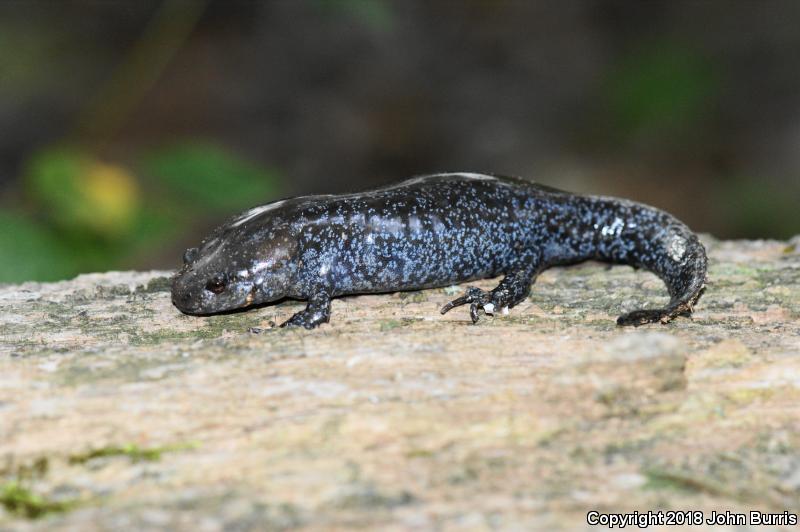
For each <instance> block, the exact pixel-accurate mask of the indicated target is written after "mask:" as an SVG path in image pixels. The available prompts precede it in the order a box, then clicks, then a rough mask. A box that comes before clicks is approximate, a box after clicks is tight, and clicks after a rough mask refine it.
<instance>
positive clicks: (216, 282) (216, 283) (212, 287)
mask: <svg viewBox="0 0 800 532" xmlns="http://www.w3.org/2000/svg"><path fill="white" fill-rule="evenodd" d="M227 284H228V276H227V275H225V274H224V273H223V274H219V275H215V276H214V277H213V278H212V279H211V280H210V281H208V282H207V283H206V290H208V291H209V292H213V293H215V294H221V293H222V292H224V291H225V286H226V285H227Z"/></svg>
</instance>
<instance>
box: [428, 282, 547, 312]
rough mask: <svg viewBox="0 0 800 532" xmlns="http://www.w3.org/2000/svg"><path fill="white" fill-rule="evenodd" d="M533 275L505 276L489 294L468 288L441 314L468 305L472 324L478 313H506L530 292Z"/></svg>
mask: <svg viewBox="0 0 800 532" xmlns="http://www.w3.org/2000/svg"><path fill="white" fill-rule="evenodd" d="M534 277H535V273H532V272H529V271H519V272H514V273H510V274H508V275H506V276H505V277H504V278H503V280H502V281H500V284H499V285H497V287H496V288H495V289H494V290H491V291H489V292H487V291H485V290H481V289H480V288H475V287H474V286H470V287H468V288H467V291H466V292H465V293H464V295H463V296H461V297H459V298H458V299H454V300H453V301H451V302H450V303H448V304H446V305H445V306H444V307H442V310H441V312H442V314H445V313H447V312H449V311H450V310H452V309H454V308H455V307H458V306H461V305H469V315H470V318H472V323H477V321H478V313H479V312H480V311H481V310H483V312H484V313H486V314H494V313H495V312H496V311H498V310H499V311H502V312H503V313H506V312H507V311H508V309H510V308H512V307H514V306H516V305H517V304H519V303H520V302H521V301H523V300H524V299H525V298H526V297H528V294H529V293H530V291H531V283H532V282H533V278H534Z"/></svg>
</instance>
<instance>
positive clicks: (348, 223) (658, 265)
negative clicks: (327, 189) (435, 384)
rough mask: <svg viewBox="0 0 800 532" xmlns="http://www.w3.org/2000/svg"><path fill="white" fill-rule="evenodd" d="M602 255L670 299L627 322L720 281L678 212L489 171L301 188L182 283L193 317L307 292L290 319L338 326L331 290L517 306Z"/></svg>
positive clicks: (214, 250)
mask: <svg viewBox="0 0 800 532" xmlns="http://www.w3.org/2000/svg"><path fill="white" fill-rule="evenodd" d="M586 260H596V261H602V262H606V263H612V264H627V265H630V266H633V267H634V268H637V269H638V268H644V269H646V270H649V271H651V272H653V273H654V274H656V275H657V276H658V277H660V278H661V279H662V280H663V281H664V283H665V285H666V288H667V291H668V292H669V295H670V300H669V303H668V304H667V305H666V306H664V307H663V308H653V309H644V310H634V311H632V312H628V313H627V314H623V315H622V316H620V317H619V318H618V319H617V324H619V325H642V324H645V323H654V322H662V323H667V322H669V321H671V320H672V319H674V318H675V317H677V316H682V315H689V314H690V313H691V312H692V309H693V307H694V305H695V303H697V300H698V299H699V298H700V296H701V294H702V293H703V290H704V288H705V283H706V266H707V258H706V252H705V248H704V247H703V245H702V243H701V242H700V241H699V240H698V238H697V236H696V235H695V234H694V233H693V232H692V231H691V230H690V229H689V228H688V227H687V226H686V225H684V224H683V223H681V222H680V221H679V220H677V219H676V218H675V217H673V216H672V215H670V214H668V213H666V212H664V211H661V210H659V209H656V208H654V207H651V206H648V205H644V204H641V203H636V202H633V201H629V200H626V199H619V198H613V197H604V196H588V195H578V194H572V193H569V192H565V191H562V190H558V189H555V188H551V187H547V186H543V185H539V184H535V183H532V182H528V181H525V180H522V179H519V178H512V177H503V176H498V175H487V174H476V173H444V174H435V175H427V176H421V177H415V178H413V179H410V180H407V181H403V182H401V183H399V184H395V185H392V186H388V187H384V188H378V189H374V190H370V191H366V192H362V193H357V194H341V195H316V196H301V197H295V198H290V199H284V200H280V201H275V202H272V203H268V204H266V205H262V206H259V207H255V208H252V209H250V210H248V211H246V212H244V213H242V214H240V215H238V216H236V217H234V218H232V219H230V220H229V221H228V222H226V223H225V224H223V225H222V226H221V227H219V228H217V229H216V230H215V231H213V232H212V233H211V234H210V235H209V236H208V237H207V238H205V239H204V240H203V241H202V243H201V244H200V245H199V246H198V247H196V248H191V249H188V250H186V253H184V255H183V266H182V268H181V269H180V270H179V271H178V272H177V273H176V275H175V276H174V277H173V280H172V302H173V303H174V305H175V306H176V307H177V308H178V309H180V310H181V311H182V312H184V313H187V314H194V315H207V314H214V313H219V312H225V311H231V310H235V309H242V308H245V307H249V306H252V305H260V304H264V303H269V302H274V301H277V300H279V299H284V298H293V299H300V300H305V301H307V302H308V304H307V307H306V308H305V309H304V310H302V311H300V312H298V313H296V314H294V315H293V316H292V317H291V318H290V319H289V320H288V321H287V322H285V323H283V325H282V326H287V325H289V326H301V327H305V328H308V329H311V328H314V327H316V326H318V325H320V324H322V323H325V322H328V321H329V320H330V315H331V299H332V298H335V297H337V296H342V295H347V294H369V293H386V292H394V291H401V290H419V289H425V288H434V287H442V286H449V285H452V284H457V283H464V282H468V281H473V280H476V279H483V278H491V277H497V276H500V275H502V276H503V278H502V280H501V281H500V283H499V284H498V285H497V287H495V288H494V289H493V290H488V291H486V290H481V289H479V288H475V287H468V288H466V290H465V292H464V294H463V295H462V296H461V297H458V298H457V299H455V300H453V301H451V302H450V303H447V304H446V305H445V306H444V307H443V308H442V309H441V313H442V314H444V313H446V312H448V311H449V310H451V309H453V308H455V307H458V306H461V305H468V306H469V313H470V317H471V320H472V322H473V323H475V322H477V321H478V319H479V316H480V314H481V313H485V314H493V313H495V312H497V311H502V312H503V313H506V312H507V311H508V309H510V308H513V307H514V306H515V305H517V304H519V303H520V302H521V301H523V300H524V299H525V298H526V297H528V295H529V293H530V290H531V284H532V283H533V282H534V280H535V279H536V276H537V275H538V274H539V273H541V272H542V271H543V270H545V269H547V268H550V267H551V266H563V265H570V264H576V263H580V262H583V261H586Z"/></svg>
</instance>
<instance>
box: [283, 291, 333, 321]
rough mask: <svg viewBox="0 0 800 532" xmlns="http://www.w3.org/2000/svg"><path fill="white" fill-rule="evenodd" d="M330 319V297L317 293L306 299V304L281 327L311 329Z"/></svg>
mask: <svg viewBox="0 0 800 532" xmlns="http://www.w3.org/2000/svg"><path fill="white" fill-rule="evenodd" d="M330 320H331V299H330V297H328V295H327V294H325V293H317V294H315V295H313V296H312V297H311V298H310V299H309V300H308V306H307V307H306V308H305V310H301V311H300V312H298V313H296V314H295V315H294V316H292V317H291V318H289V319H288V320H287V321H285V322H283V323H281V327H304V328H306V329H313V328H314V327H316V326H318V325H321V324H323V323H328V322H329V321H330Z"/></svg>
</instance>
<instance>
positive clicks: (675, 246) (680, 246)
mask: <svg viewBox="0 0 800 532" xmlns="http://www.w3.org/2000/svg"><path fill="white" fill-rule="evenodd" d="M667 253H668V254H669V257H670V258H671V259H672V260H674V261H675V262H680V261H681V259H683V256H684V255H685V254H686V239H685V238H683V237H682V236H680V235H672V238H671V239H670V241H669V245H667Z"/></svg>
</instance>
